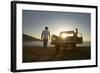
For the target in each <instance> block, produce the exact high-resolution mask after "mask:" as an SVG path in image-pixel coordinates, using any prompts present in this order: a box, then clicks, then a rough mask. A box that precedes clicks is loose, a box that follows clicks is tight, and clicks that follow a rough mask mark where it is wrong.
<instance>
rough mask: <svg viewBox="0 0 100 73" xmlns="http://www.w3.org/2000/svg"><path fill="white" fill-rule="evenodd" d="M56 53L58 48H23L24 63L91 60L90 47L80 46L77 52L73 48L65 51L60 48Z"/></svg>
mask: <svg viewBox="0 0 100 73" xmlns="http://www.w3.org/2000/svg"><path fill="white" fill-rule="evenodd" d="M45 50H46V53H45ZM56 53H57V52H56V48H54V47H47V48H46V49H45V48H43V47H41V46H23V63H28V62H44V61H62V60H66V61H67V60H85V59H91V49H90V47H89V46H82V47H80V46H78V47H77V48H76V50H75V51H73V49H72V48H66V49H65V50H63V48H60V52H59V53H58V54H56ZM58 56H59V57H58Z"/></svg>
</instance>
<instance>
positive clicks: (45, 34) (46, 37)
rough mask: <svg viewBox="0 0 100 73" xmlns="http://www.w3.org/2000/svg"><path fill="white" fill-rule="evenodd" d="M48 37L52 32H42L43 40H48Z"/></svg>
mask: <svg viewBox="0 0 100 73" xmlns="http://www.w3.org/2000/svg"><path fill="white" fill-rule="evenodd" d="M48 35H50V32H49V31H48V30H44V31H42V36H43V39H48Z"/></svg>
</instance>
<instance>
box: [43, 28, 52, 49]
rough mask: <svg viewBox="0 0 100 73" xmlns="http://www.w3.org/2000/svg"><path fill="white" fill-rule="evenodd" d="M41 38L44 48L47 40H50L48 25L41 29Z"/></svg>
mask: <svg viewBox="0 0 100 73" xmlns="http://www.w3.org/2000/svg"><path fill="white" fill-rule="evenodd" d="M41 40H42V41H43V45H44V48H46V47H47V44H48V40H50V32H49V30H48V27H45V30H44V31H42V34H41Z"/></svg>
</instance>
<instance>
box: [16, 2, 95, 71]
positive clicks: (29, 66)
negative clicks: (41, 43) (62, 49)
mask: <svg viewBox="0 0 100 73" xmlns="http://www.w3.org/2000/svg"><path fill="white" fill-rule="evenodd" d="M23 9H25V10H42V11H63V12H82V13H91V31H92V33H91V60H78V61H76V60H73V61H55V62H35V63H34V62H32V63H22V10H23ZM95 13H96V10H95V9H93V8H81V7H80V8H79V7H67V6H66V7H63V6H61V7H59V6H45V5H34V4H33V5H28V4H17V15H16V16H17V21H16V22H17V24H16V26H17V30H16V34H17V38H16V39H17V41H16V43H17V45H16V46H17V47H16V53H17V58H16V59H17V61H16V62H17V63H16V64H17V70H22V69H39V68H53V67H71V66H85V65H95V64H96V62H95V59H96V49H95V47H96V45H95V44H96V42H95V41H96V40H95V38H96V37H95V35H94V34H95V33H96V31H95V28H96V25H94V24H96V20H95V19H96V18H95Z"/></svg>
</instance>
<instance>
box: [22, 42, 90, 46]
mask: <svg viewBox="0 0 100 73" xmlns="http://www.w3.org/2000/svg"><path fill="white" fill-rule="evenodd" d="M23 46H43V42H42V41H34V42H23ZM77 46H91V43H90V42H83V44H77ZM48 47H54V45H51V42H48Z"/></svg>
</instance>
